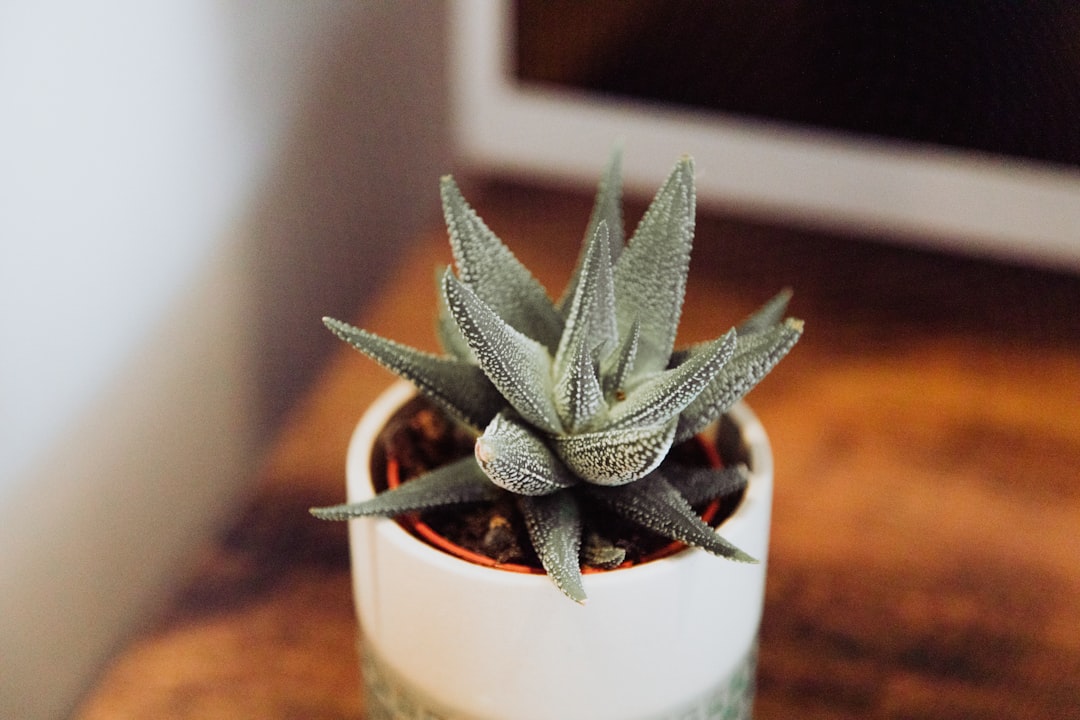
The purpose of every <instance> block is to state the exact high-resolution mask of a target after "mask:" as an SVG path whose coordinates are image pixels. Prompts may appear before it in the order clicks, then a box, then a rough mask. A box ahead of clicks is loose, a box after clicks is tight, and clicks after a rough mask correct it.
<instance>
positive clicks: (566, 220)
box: [76, 184, 1080, 720]
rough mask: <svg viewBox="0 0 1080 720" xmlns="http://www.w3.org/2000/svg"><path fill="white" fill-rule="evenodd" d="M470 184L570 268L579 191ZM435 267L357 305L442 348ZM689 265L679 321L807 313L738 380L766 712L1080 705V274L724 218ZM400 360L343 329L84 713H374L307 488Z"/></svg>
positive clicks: (932, 711)
mask: <svg viewBox="0 0 1080 720" xmlns="http://www.w3.org/2000/svg"><path fill="white" fill-rule="evenodd" d="M470 195H471V196H472V197H473V199H474V204H475V205H476V206H477V207H478V209H479V210H480V211H481V214H482V215H483V216H484V217H485V218H486V219H487V221H488V224H489V225H490V226H491V227H492V228H493V229H494V230H495V231H496V232H497V233H499V234H500V236H502V237H503V238H504V240H506V242H507V243H508V244H510V245H511V246H512V247H513V248H514V250H515V252H517V253H518V255H519V257H521V258H522V260H523V261H524V262H525V263H526V264H527V265H528V266H529V267H530V268H532V269H533V271H534V272H535V274H536V275H537V276H538V277H539V278H540V279H541V280H542V281H543V282H545V284H547V285H548V287H549V288H551V289H552V291H553V292H558V291H559V290H561V286H562V283H563V282H564V281H565V278H566V276H567V274H568V273H569V270H570V267H571V265H572V263H573V260H574V257H575V255H576V249H577V245H578V242H579V241H580V236H581V234H582V232H583V230H584V227H585V222H586V219H587V215H588V210H589V202H590V200H589V198H588V197H587V196H583V195H577V194H569V193H567V194H562V193H557V192H552V191H543V190H537V189H533V188H525V187H521V186H516V185H509V184H491V185H488V186H485V187H481V188H474V192H472V193H470ZM640 211H641V205H640V204H633V203H631V207H630V209H629V210H628V213H627V215H628V219H631V220H633V221H636V218H637V215H638V214H639V213H640ZM628 226H631V227H632V223H631V222H628ZM448 261H449V250H448V247H447V243H446V240H445V234H444V232H443V231H442V230H441V228H440V229H435V228H434V226H433V230H432V231H431V232H430V233H429V234H427V235H425V236H424V237H422V238H419V239H418V242H417V243H416V245H415V246H414V247H413V248H411V249H410V251H409V252H408V253H407V255H405V256H404V257H403V258H402V262H401V265H400V273H399V274H398V275H396V276H394V277H389V278H387V279H386V283H385V285H384V287H383V288H382V289H381V291H380V293H379V294H378V296H377V298H376V299H375V300H374V301H373V302H372V303H370V304H369V305H368V306H366V307H364V308H360V309H359V310H358V312H357V317H356V318H355V319H356V320H358V321H359V322H361V323H362V324H363V325H364V326H365V327H367V328H369V329H372V330H375V331H377V332H380V333H383V334H386V335H389V336H390V337H393V338H396V339H399V340H402V341H404V342H408V343H411V344H415V345H419V346H422V347H426V348H429V349H434V348H435V342H434V334H433V331H432V317H433V310H434V307H435V294H434V273H435V269H436V267H438V266H440V265H443V264H445V263H446V262H448ZM691 273H692V276H691V279H690V283H689V288H688V295H687V303H686V309H685V312H684V317H683V321H682V326H681V328H680V338H681V340H682V341H683V342H690V341H693V340H700V339H705V338H709V337H714V336H717V335H719V334H721V333H722V332H723V331H724V330H726V329H727V328H728V327H730V326H731V325H733V324H734V323H735V322H737V321H738V320H739V319H740V318H741V317H742V316H743V315H744V314H745V313H747V312H749V311H750V310H751V309H752V308H754V307H755V306H756V305H757V304H758V303H760V302H762V301H764V300H765V299H767V298H768V297H769V296H770V295H771V294H772V293H773V292H775V291H776V290H778V289H779V288H780V287H783V286H791V287H793V288H794V289H795V291H796V294H795V299H794V301H793V305H792V314H794V315H796V316H799V317H802V318H804V319H805V320H806V326H807V331H806V336H805V338H804V340H803V341H802V342H801V343H800V344H799V345H798V346H797V347H796V348H795V350H794V351H793V352H792V354H791V355H790V356H789V357H788V358H787V359H785V360H784V362H783V363H781V365H780V366H779V367H778V368H777V370H775V371H774V372H773V373H772V374H771V375H770V376H769V377H768V378H766V380H765V381H764V382H763V383H762V385H761V386H760V387H759V388H757V389H756V390H754V391H753V392H752V393H751V395H750V396H749V401H750V403H751V404H752V405H753V407H754V408H755V409H756V411H757V412H758V414H759V415H760V416H761V418H762V420H763V422H764V423H765V426H766V428H767V429H768V431H769V433H770V435H771V438H772V442H773V447H774V452H775V454H776V482H777V485H776V497H775V506H774V516H773V539H772V547H771V552H770V557H769V580H768V590H767V596H766V607H765V616H764V620H763V625H762V635H761V656H760V666H759V678H758V684H759V690H758V701H757V705H756V708H757V711H756V717H757V718H759V720H766V719H770V718H775V719H778V720H779V719H785V720H786V719H791V718H800V719H803V720H812V719H814V718H841V719H846V718H852V719H855V718H859V719H861V720H865V719H867V718H892V719H901V718H903V719H914V718H926V719H930V718H934V719H938V718H940V719H941V720H945V719H949V720H953V719H956V718H1030V719H1032V720H1047V719H1056V718H1080V534H1078V533H1080V277H1076V276H1067V275H1055V274H1051V273H1043V272H1037V271H1034V270H1021V269H1016V268H1010V267H1004V266H998V265H995V264H992V263H986V262H979V261H974V260H963V259H957V258H951V257H945V256H940V255H936V254H932V253H924V252H920V251H916V250H912V249H902V248H898V247H894V246H888V245H884V244H876V243H872V242H852V241H847V240H843V239H839V238H834V237H829V236H825V235H815V234H809V233H799V232H794V231H790V230H781V229H776V228H768V227H763V226H759V225H753V224H749V223H740V222H736V221H733V220H724V219H720V218H714V217H702V218H699V223H698V232H697V239H696V242H695V254H694V258H693V261H692V269H691ZM312 322H318V318H312ZM390 379H391V378H390V375H389V374H388V373H386V372H384V371H382V370H381V369H378V368H377V367H376V366H375V365H374V364H373V363H370V362H369V361H367V360H366V359H364V358H362V357H361V356H360V355H359V354H357V353H354V352H352V351H350V350H348V349H347V348H346V347H344V346H342V347H341V350H340V352H338V353H337V354H336V355H335V356H334V357H333V358H332V361H331V362H330V363H329V364H328V365H327V366H326V368H325V371H324V372H323V373H322V374H321V376H320V378H319V380H318V381H317V383H316V384H315V385H314V387H312V388H311V389H310V391H309V392H308V393H307V394H305V395H304V396H303V397H299V398H297V399H296V403H295V407H294V410H293V412H292V413H291V416H290V418H289V421H288V423H287V425H286V426H285V428H284V429H283V430H282V432H281V434H280V437H279V439H278V440H277V442H276V443H275V444H274V447H273V450H272V452H271V453H270V454H269V456H268V457H267V459H266V463H265V466H264V467H263V468H262V469H261V470H260V471H259V472H258V478H257V479H255V480H254V490H253V495H252V499H251V502H250V504H249V506H248V507H247V509H246V511H245V512H243V513H242V514H241V515H240V516H239V517H237V518H236V522H235V524H234V525H233V526H232V528H231V529H229V530H228V532H226V533H224V534H223V535H222V536H221V537H220V538H219V540H218V542H216V543H215V544H213V545H212V546H211V547H209V548H208V549H207V551H206V555H205V557H204V558H202V560H201V562H200V563H199V568H200V569H199V571H198V572H197V573H196V575H195V577H193V578H192V580H191V581H190V582H189V583H187V584H186V585H185V587H184V588H183V589H182V590H181V591H180V592H178V593H177V594H176V595H175V597H174V598H173V602H172V603H171V604H170V606H169V607H168V608H165V609H164V610H163V611H162V613H161V616H160V621H159V622H158V623H157V624H156V625H155V626H154V627H153V628H151V629H150V630H148V631H147V632H145V633H143V634H141V635H140V636H139V637H137V638H135V639H134V640H133V641H132V642H131V643H130V645H129V646H128V647H126V648H125V649H124V650H123V651H122V652H121V653H120V654H119V655H118V656H117V657H116V658H115V660H114V662H113V663H112V664H111V665H110V666H109V667H108V668H107V669H106V671H105V672H104V674H103V676H102V678H101V680H100V682H99V684H98V685H97V686H96V687H95V688H94V690H93V691H92V692H91V693H90V694H89V696H88V697H87V698H86V699H85V702H84V703H83V704H82V706H81V709H80V710H79V712H78V713H77V715H76V717H77V718H78V719H79V720H104V719H106V718H108V719H110V720H115V719H117V718H155V719H169V718H177V719H179V718H185V719H186V718H265V719H277V718H280V719H285V718H305V719H309V720H311V719H318V718H362V717H363V716H364V712H363V706H364V704H363V698H362V697H361V693H360V690H359V689H358V674H359V671H358V668H357V661H356V657H355V652H354V651H355V645H354V643H355V640H354V636H355V632H356V624H355V620H354V618H353V615H352V606H351V596H350V592H351V591H350V586H349V570H348V556H347V546H346V536H345V527H344V525H343V524H334V523H322V522H318V521H315V520H313V519H312V518H311V517H310V516H309V515H308V514H307V508H308V507H309V506H312V505H322V504H330V503H334V502H339V501H340V500H341V499H342V498H343V494H344V474H343V459H344V455H345V447H346V443H347V440H348V437H349V433H350V432H351V430H352V427H353V425H354V424H355V422H356V420H357V419H358V417H359V415H360V414H361V412H362V411H363V409H364V408H365V406H366V405H367V404H368V403H369V402H370V401H371V400H372V398H373V397H375V395H376V394H377V393H378V392H379V391H380V390H381V389H382V388H383V387H385V386H386V385H387V384H388V383H389V382H390ZM510 720H512V719H510Z"/></svg>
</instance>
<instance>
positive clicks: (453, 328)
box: [435, 268, 477, 365]
mask: <svg viewBox="0 0 1080 720" xmlns="http://www.w3.org/2000/svg"><path fill="white" fill-rule="evenodd" d="M448 269H449V268H445V269H443V270H440V271H439V272H438V273H437V274H436V277H435V284H436V286H437V287H438V292H436V293H435V295H436V297H437V298H438V299H437V302H438V310H437V313H438V314H437V316H436V320H435V322H436V325H435V333H436V336H437V337H438V339H439V345H440V346H441V347H442V349H443V352H445V353H447V354H448V355H451V356H453V357H455V358H457V359H458V360H461V361H463V362H467V363H469V364H470V365H477V362H476V354H475V353H473V351H472V348H471V347H469V343H468V341H466V340H465V336H464V335H462V334H461V329H460V328H459V327H458V326H457V322H455V321H454V317H453V316H452V315H451V314H450V308H449V307H447V305H446V296H445V295H444V294H443V291H442V276H443V273H444V272H446V270H448Z"/></svg>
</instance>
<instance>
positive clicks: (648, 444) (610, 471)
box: [551, 421, 676, 485]
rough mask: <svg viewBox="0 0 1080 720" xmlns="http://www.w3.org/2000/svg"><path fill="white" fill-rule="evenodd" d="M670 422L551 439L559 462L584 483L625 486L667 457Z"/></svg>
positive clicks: (672, 424)
mask: <svg viewBox="0 0 1080 720" xmlns="http://www.w3.org/2000/svg"><path fill="white" fill-rule="evenodd" d="M675 425H676V423H675V422H674V421H672V422H669V423H666V424H664V425H656V426H654V427H635V428H620V429H618V430H598V431H596V432H589V433H578V434H576V435H557V436H553V437H552V438H551V444H552V446H554V448H555V452H556V453H558V455H559V457H560V458H562V461H563V462H565V463H566V464H567V465H568V466H569V467H570V469H571V470H573V471H574V472H575V473H577V474H578V475H579V476H581V478H582V479H583V480H585V481H586V482H588V483H595V484H597V485H625V484H626V483H630V482H633V481H635V480H637V479H639V478H642V477H644V476H645V475H648V474H649V473H650V472H652V471H653V470H654V469H656V466H657V465H659V464H660V462H661V461H662V460H663V459H664V458H665V457H666V456H667V452H668V450H669V449H671V442H672V440H673V439H674V437H675Z"/></svg>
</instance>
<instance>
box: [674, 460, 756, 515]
mask: <svg viewBox="0 0 1080 720" xmlns="http://www.w3.org/2000/svg"><path fill="white" fill-rule="evenodd" d="M664 477H665V478H667V481H668V482H669V483H671V486H672V487H674V488H675V489H676V490H678V491H679V494H680V495H682V496H683V497H684V498H686V502H688V503H690V504H691V505H696V504H698V503H701V502H707V501H709V500H714V499H716V498H722V497H727V496H728V495H732V494H734V493H737V492H740V491H741V490H742V489H743V488H745V487H746V484H747V482H748V481H749V479H750V471H749V470H748V469H747V467H746V465H742V464H739V465H735V466H732V467H718V468H711V467H696V466H690V465H676V464H674V463H669V464H668V465H665V466H664Z"/></svg>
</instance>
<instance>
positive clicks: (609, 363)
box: [600, 320, 641, 400]
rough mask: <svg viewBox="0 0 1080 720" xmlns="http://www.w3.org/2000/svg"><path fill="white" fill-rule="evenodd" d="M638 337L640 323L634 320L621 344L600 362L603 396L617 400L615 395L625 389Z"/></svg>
mask: <svg viewBox="0 0 1080 720" xmlns="http://www.w3.org/2000/svg"><path fill="white" fill-rule="evenodd" d="M640 339H641V324H640V323H638V322H637V321H636V320H635V321H634V323H633V324H631V325H630V331H629V332H628V333H627V334H626V337H625V338H623V341H622V344H621V345H620V346H619V347H618V348H617V349H616V350H615V351H614V352H612V353H611V354H610V355H609V356H608V358H607V360H605V361H604V362H603V363H602V364H601V366H600V367H601V383H602V384H603V386H604V396H605V397H608V398H611V399H612V400H618V397H617V396H618V395H619V394H620V393H622V392H624V391H625V390H626V385H627V383H628V382H629V381H630V373H631V372H632V371H633V369H634V357H635V356H636V355H637V347H638V341H639V340H640Z"/></svg>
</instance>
